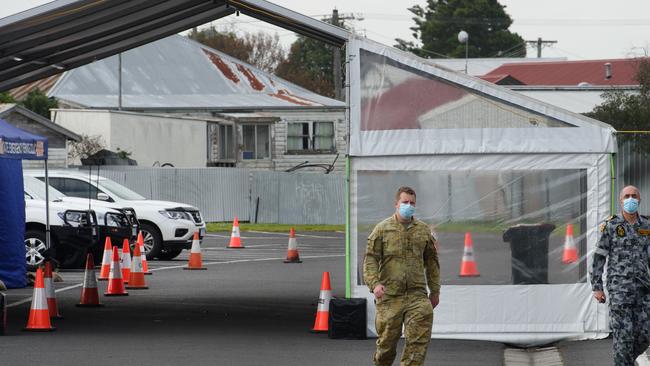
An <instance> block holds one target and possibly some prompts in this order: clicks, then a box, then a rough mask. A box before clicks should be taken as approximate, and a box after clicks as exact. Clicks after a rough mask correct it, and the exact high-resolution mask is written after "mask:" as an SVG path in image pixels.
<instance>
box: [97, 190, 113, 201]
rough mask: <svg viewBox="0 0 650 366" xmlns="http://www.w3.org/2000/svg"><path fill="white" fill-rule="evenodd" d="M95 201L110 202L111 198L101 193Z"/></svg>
mask: <svg viewBox="0 0 650 366" xmlns="http://www.w3.org/2000/svg"><path fill="white" fill-rule="evenodd" d="M97 199H98V200H100V201H110V200H111V198H110V197H109V196H108V195H107V194H106V193H103V192H100V193H97Z"/></svg>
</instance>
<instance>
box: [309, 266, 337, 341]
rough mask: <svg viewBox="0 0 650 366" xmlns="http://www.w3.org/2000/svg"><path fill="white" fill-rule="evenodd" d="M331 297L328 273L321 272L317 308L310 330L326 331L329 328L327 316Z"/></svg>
mask: <svg viewBox="0 0 650 366" xmlns="http://www.w3.org/2000/svg"><path fill="white" fill-rule="evenodd" d="M331 299H332V287H331V286H330V273H329V272H323V279H322V280H321V285H320V296H319V297H318V309H317V310H316V321H315V322H314V328H313V329H312V330H311V331H312V332H327V331H328V329H329V326H328V318H329V309H330V300H331Z"/></svg>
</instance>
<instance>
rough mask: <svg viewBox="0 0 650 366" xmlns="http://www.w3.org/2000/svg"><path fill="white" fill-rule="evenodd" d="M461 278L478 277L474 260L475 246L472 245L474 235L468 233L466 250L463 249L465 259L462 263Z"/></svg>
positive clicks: (466, 234) (466, 235)
mask: <svg viewBox="0 0 650 366" xmlns="http://www.w3.org/2000/svg"><path fill="white" fill-rule="evenodd" d="M459 276H460V277H478V276H480V274H479V273H478V268H477V267H476V261H475V260H474V244H473V243H472V235H471V234H470V233H469V231H468V232H466V233H465V248H464V249H463V259H462V261H461V263H460V274H459Z"/></svg>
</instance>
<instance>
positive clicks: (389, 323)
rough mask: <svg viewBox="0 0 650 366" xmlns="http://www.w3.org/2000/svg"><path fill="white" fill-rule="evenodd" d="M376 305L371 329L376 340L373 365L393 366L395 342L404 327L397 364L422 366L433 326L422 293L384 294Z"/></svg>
mask: <svg viewBox="0 0 650 366" xmlns="http://www.w3.org/2000/svg"><path fill="white" fill-rule="evenodd" d="M376 304H377V317H376V319H375V327H376V328H377V336H378V338H377V350H376V351H375V355H374V358H373V364H374V365H375V366H390V365H392V364H393V361H394V360H395V356H397V342H398V341H399V338H400V336H401V335H402V324H404V338H406V346H405V347H404V352H403V353H402V360H401V362H400V365H401V366H419V365H423V364H424V357H425V355H426V353H427V347H428V346H429V341H430V340H431V325H432V324H433V308H432V307H431V302H430V301H429V299H428V298H427V297H426V295H424V294H422V293H414V294H407V295H400V296H389V295H384V296H383V297H382V298H381V299H379V300H377V301H376Z"/></svg>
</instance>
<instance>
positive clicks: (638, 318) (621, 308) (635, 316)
mask: <svg viewBox="0 0 650 366" xmlns="http://www.w3.org/2000/svg"><path fill="white" fill-rule="evenodd" d="M649 312H650V309H648V305H645V304H643V302H641V303H640V304H630V305H611V306H610V309H609V314H610V327H611V329H612V338H613V347H614V366H634V360H636V358H637V357H638V356H639V355H641V354H642V353H643V352H645V350H646V349H647V348H648V345H650V313H649Z"/></svg>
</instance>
